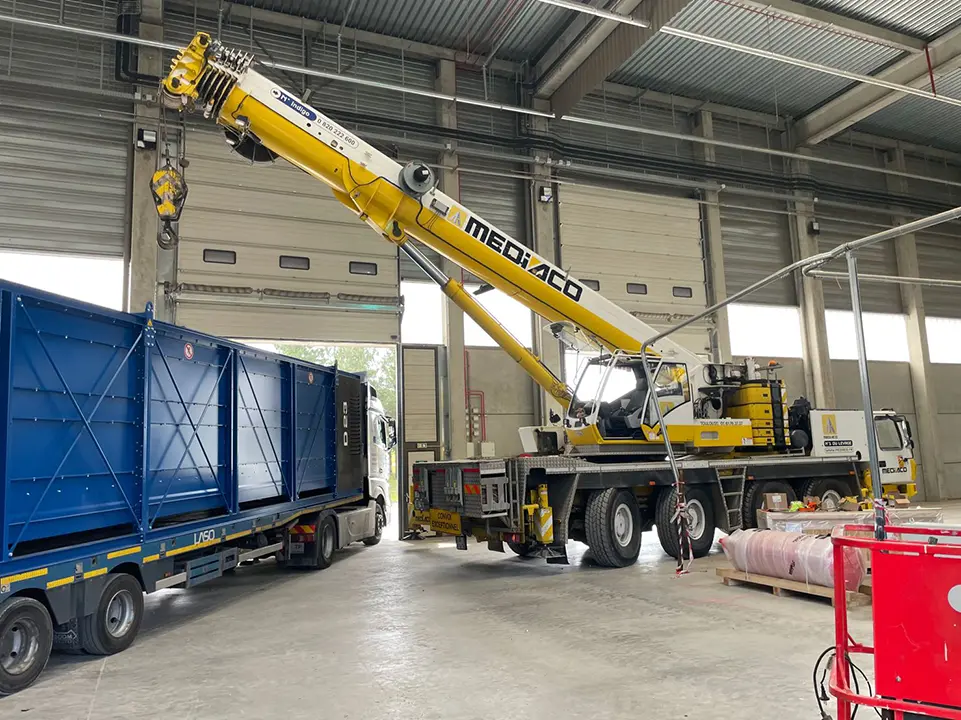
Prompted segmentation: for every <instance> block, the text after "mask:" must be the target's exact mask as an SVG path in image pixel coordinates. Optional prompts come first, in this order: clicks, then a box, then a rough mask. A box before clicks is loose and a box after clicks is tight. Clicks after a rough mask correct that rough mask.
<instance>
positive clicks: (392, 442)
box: [387, 418, 397, 451]
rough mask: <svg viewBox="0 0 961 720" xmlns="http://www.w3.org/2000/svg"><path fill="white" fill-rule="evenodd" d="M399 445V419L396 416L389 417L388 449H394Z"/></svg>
mask: <svg viewBox="0 0 961 720" xmlns="http://www.w3.org/2000/svg"><path fill="white" fill-rule="evenodd" d="M396 446H397V421H396V420H394V418H387V450H388V451H390V450H393V449H394V447H396Z"/></svg>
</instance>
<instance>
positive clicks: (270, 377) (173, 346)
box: [0, 283, 363, 576]
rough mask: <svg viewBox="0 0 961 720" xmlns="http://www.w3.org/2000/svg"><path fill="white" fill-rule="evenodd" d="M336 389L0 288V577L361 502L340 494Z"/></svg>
mask: <svg viewBox="0 0 961 720" xmlns="http://www.w3.org/2000/svg"><path fill="white" fill-rule="evenodd" d="M346 377H350V378H351V382H352V383H353V384H354V385H357V383H358V382H359V381H358V379H357V377H356V376H350V375H349V374H346V373H342V372H340V371H338V370H336V369H333V368H325V367H321V366H317V365H312V364H309V363H302V362H300V361H296V360H293V359H291V358H283V357H280V356H277V355H273V354H270V353H264V352H261V351H258V350H255V349H253V348H249V347H247V346H244V345H239V344H237V343H232V342H229V341H225V340H222V339H220V338H215V337H212V336H209V335H204V334H202V333H196V332H193V331H191V330H187V329H184V328H180V327H175V326H172V325H167V324H164V323H159V322H153V321H152V320H150V319H149V318H148V316H146V315H131V314H126V313H120V312H115V311H110V310H105V309H101V308H96V307H94V306H90V305H86V304H83V303H77V302H74V301H70V300H67V299H65V298H59V297H57V296H54V295H50V294H46V293H43V292H40V291H36V290H33V289H31V288H26V287H22V286H17V285H9V284H3V283H0V481H2V482H0V516H2V525H0V532H2V538H3V545H2V547H3V554H2V556H0V576H2V575H3V574H4V573H7V572H13V573H22V572H23V569H24V568H29V567H31V566H32V565H31V563H32V562H33V561H31V560H30V558H31V557H34V556H36V557H37V560H36V561H35V562H33V566H37V565H39V564H41V563H43V562H46V561H47V559H49V561H51V562H54V561H56V562H63V561H64V560H66V559H68V558H69V556H70V554H71V551H70V549H71V548H74V547H75V548H76V552H79V553H81V555H80V557H90V555H91V554H95V553H99V552H101V551H102V549H103V548H104V547H105V545H104V543H108V545H106V547H108V548H109V543H110V542H112V541H113V540H115V541H116V543H118V544H123V545H124V546H125V547H126V546H128V545H130V544H131V543H133V544H136V543H142V544H144V548H146V547H147V544H149V543H154V542H156V541H158V540H162V539H163V538H164V537H172V535H171V532H175V531H176V532H184V531H186V530H188V529H190V528H197V527H203V526H204V524H205V523H208V522H213V523H219V525H220V526H221V527H223V528H229V527H233V519H234V518H241V517H246V516H248V515H249V513H248V512H247V511H248V510H250V511H253V510H256V511H257V514H258V515H262V514H263V513H264V512H267V513H270V512H277V513H287V514H288V515H289V514H290V513H297V512H304V511H305V508H310V507H312V506H316V505H318V504H323V503H329V502H332V501H334V500H341V501H342V500H345V499H346V500H348V501H353V500H357V499H359V498H360V497H362V496H363V486H362V484H361V481H362V477H363V473H362V472H360V473H358V472H357V471H356V468H353V469H352V472H351V473H350V474H351V479H350V481H349V482H347V483H346V484H344V486H343V487H338V485H339V482H338V481H339V480H340V481H343V480H344V478H338V468H339V466H338V453H341V454H343V452H344V450H345V448H344V447H341V444H340V442H339V439H340V435H341V434H343V435H344V438H347V433H341V432H340V429H339V423H342V422H343V421H344V420H345V418H346V416H345V418H341V417H340V415H339V414H338V412H337V402H338V400H337V397H338V386H339V385H343V382H339V379H341V380H342V379H343V378H346ZM356 424H357V423H356V422H352V423H351V427H354V426H355V425H356ZM354 434H355V433H351V438H352V439H351V444H352V445H353V443H354V441H355V439H354V438H353V435H354ZM350 451H351V452H352V453H354V454H355V455H356V454H357V453H361V454H363V449H362V448H361V447H352V448H350ZM341 462H343V458H342V459H341ZM345 467H346V466H345ZM343 474H345V473H344V469H343V468H341V475H343ZM358 478H359V479H358ZM118 546H119V545H118ZM88 551H89V553H90V554H88ZM51 567H52V566H51Z"/></svg>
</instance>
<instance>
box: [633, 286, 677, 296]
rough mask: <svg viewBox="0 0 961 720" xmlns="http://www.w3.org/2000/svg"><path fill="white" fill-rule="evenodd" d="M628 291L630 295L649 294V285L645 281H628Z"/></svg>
mask: <svg viewBox="0 0 961 720" xmlns="http://www.w3.org/2000/svg"><path fill="white" fill-rule="evenodd" d="M675 289H676V288H675ZM627 293H628V295H647V285H645V284H644V283H628V284H627Z"/></svg>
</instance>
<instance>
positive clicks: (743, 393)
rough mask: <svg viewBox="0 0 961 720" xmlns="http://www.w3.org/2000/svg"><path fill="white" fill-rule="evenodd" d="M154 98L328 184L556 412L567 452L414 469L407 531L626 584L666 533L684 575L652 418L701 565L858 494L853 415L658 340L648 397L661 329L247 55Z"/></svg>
mask: <svg viewBox="0 0 961 720" xmlns="http://www.w3.org/2000/svg"><path fill="white" fill-rule="evenodd" d="M161 95H162V97H163V100H164V103H165V105H166V106H167V107H169V108H173V109H177V110H180V111H181V112H201V113H202V114H203V115H204V117H206V118H208V119H210V120H213V121H215V122H216V123H217V124H219V125H221V126H222V127H223V128H224V131H225V134H226V138H227V142H228V144H230V145H231V146H232V147H233V149H234V150H235V151H237V152H238V153H239V154H240V155H241V156H243V157H244V158H246V159H247V160H249V161H251V162H272V161H274V160H275V159H276V158H278V157H280V158H283V159H285V160H287V161H288V162H290V163H291V164H293V165H295V166H296V167H299V168H301V169H302V170H304V171H305V172H307V173H308V174H309V175H311V176H313V177H314V178H316V179H318V180H320V181H322V182H324V183H326V184H327V185H328V186H329V187H330V188H331V190H332V192H333V194H334V196H335V197H336V198H337V199H338V200H340V202H342V203H343V204H344V205H345V206H346V207H347V208H349V209H350V210H351V211H352V212H353V213H355V214H356V215H357V216H358V217H359V218H360V219H361V220H362V221H364V222H366V223H367V224H368V225H370V226H371V227H372V228H373V229H374V230H375V231H376V232H377V233H378V234H380V235H382V236H383V237H384V238H386V239H387V240H389V241H390V242H393V243H395V244H396V245H398V246H399V247H400V249H401V250H402V251H403V252H405V253H406V254H407V255H408V256H409V257H410V258H411V259H412V260H413V261H414V262H415V263H416V264H417V265H418V266H420V267H421V268H422V269H423V270H424V271H425V272H426V273H427V275H428V276H429V277H430V278H431V279H432V280H434V281H435V282H436V283H438V284H439V285H440V287H441V288H442V289H443V292H444V293H445V294H446V295H447V297H448V298H450V300H451V301H452V302H454V303H455V304H456V305H457V306H458V307H460V308H462V309H463V311H464V312H465V313H466V314H467V315H468V316H469V317H471V318H472V319H473V320H474V321H475V322H477V324H478V325H480V326H481V327H482V328H483V329H484V330H485V331H486V332H487V333H488V334H489V335H490V336H491V337H492V338H493V339H494V340H495V341H497V342H498V344H499V345H500V346H501V347H502V348H503V349H504V350H505V351H506V352H507V353H508V354H509V355H510V356H511V357H512V358H513V359H514V360H516V361H517V362H518V363H519V364H520V365H521V366H522V367H523V368H524V369H525V370H526V371H527V372H528V373H529V374H530V375H531V377H532V378H533V380H534V381H535V382H536V383H537V384H538V385H540V386H541V387H542V388H543V389H544V390H545V391H546V392H547V393H548V394H549V395H550V396H551V397H553V398H554V399H556V400H557V402H558V403H559V404H560V405H561V406H562V407H563V408H564V411H565V415H566V417H565V419H564V431H565V432H564V435H565V437H564V441H563V443H562V445H563V446H564V451H563V452H558V451H557V448H554V451H553V452H550V451H549V450H548V448H546V447H543V446H542V447H540V448H539V449H540V450H541V451H543V452H539V453H534V455H533V456H531V457H522V458H512V459H503V460H479V461H478V460H471V461H451V462H441V463H419V464H418V465H417V466H415V477H414V479H413V483H412V485H413V500H414V503H413V504H414V514H415V518H417V520H419V521H422V522H424V523H426V524H429V525H430V527H431V528H432V529H434V530H436V531H439V532H445V533H449V534H453V535H455V536H457V538H458V546H459V547H465V548H466V539H467V536H468V535H473V536H475V537H476V538H477V539H478V540H486V541H487V542H488V546H489V547H490V548H491V549H495V550H503V547H504V545H505V544H507V545H508V546H509V547H510V548H511V549H513V550H515V551H516V552H517V553H518V554H521V555H523V556H528V555H540V556H543V557H546V558H547V559H548V561H555V562H564V561H566V551H565V549H564V548H565V544H566V541H567V539H569V538H572V539H579V540H583V541H585V542H587V543H588V544H589V545H590V546H591V548H592V550H593V551H594V554H595V558H596V559H597V560H598V562H600V563H601V564H602V565H610V566H624V565H628V564H632V563H633V562H634V561H635V560H636V558H637V555H638V552H639V550H640V533H641V531H642V530H645V529H650V528H651V526H652V525H654V524H656V525H657V528H658V533H659V538H660V541H661V544H662V545H663V546H664V549H665V550H666V551H667V552H668V553H669V554H671V555H672V556H674V557H675V558H680V556H681V554H682V549H681V537H680V536H679V535H678V533H676V532H674V531H673V530H672V526H674V525H675V524H676V523H675V521H676V519H677V515H678V513H677V510H678V495H677V492H678V490H677V488H676V487H675V484H674V481H673V476H672V474H671V473H670V471H669V467H668V464H667V463H666V462H664V461H663V458H664V454H665V444H664V437H663V435H662V434H661V429H660V428H661V426H660V422H659V420H658V415H660V416H662V417H663V418H664V422H665V423H666V424H667V426H668V429H669V437H670V441H671V443H672V447H674V449H675V451H676V452H677V453H678V454H679V455H681V456H682V459H681V462H680V469H681V471H682V472H684V477H685V486H686V487H687V488H688V493H689V496H688V497H687V498H686V502H683V503H682V504H681V507H682V508H683V511H684V514H685V518H686V525H687V529H688V530H689V534H690V540H691V545H692V547H691V551H692V553H693V555H694V556H698V555H703V554H706V553H707V552H708V551H709V550H710V548H711V546H712V544H713V539H714V529H715V527H720V528H721V529H723V530H728V531H729V530H733V529H735V528H737V527H741V526H742V525H744V524H747V525H749V526H750V525H753V524H754V518H755V516H756V510H757V509H759V508H760V502H761V499H762V497H763V494H764V493H765V492H777V491H783V492H786V493H787V494H788V495H794V496H797V495H802V494H809V493H811V494H813V493H815V492H816V493H817V494H819V495H832V496H835V497H837V498H840V497H842V496H845V495H852V494H860V487H859V478H861V477H862V475H863V470H864V467H863V465H864V464H863V463H862V462H861V458H862V457H865V458H866V457H867V451H866V441H864V440H863V439H861V438H858V437H855V435H854V433H856V432H857V418H856V415H857V414H856V413H854V414H852V413H847V412H842V413H838V412H824V411H819V410H813V409H812V408H811V407H810V405H809V404H807V403H806V402H799V403H795V405H794V406H792V408H791V409H790V411H789V410H788V406H787V403H786V394H785V391H784V387H783V384H782V383H781V381H780V380H778V379H777V378H776V376H775V374H774V371H773V369H769V370H766V371H760V370H759V369H758V367H757V365H756V363H755V362H754V361H753V360H749V361H747V362H745V363H742V364H736V363H711V362H706V361H704V360H702V359H701V358H699V357H698V356H697V355H695V354H694V353H692V352H690V351H689V350H687V349H686V348H684V347H682V346H681V345H678V344H677V343H675V342H673V341H671V340H670V339H666V338H665V339H662V340H659V341H657V342H656V343H655V344H654V345H653V347H651V348H649V349H648V358H649V362H650V363H651V364H653V372H652V373H651V375H650V376H651V378H652V382H650V383H649V382H648V381H647V377H648V376H647V373H646V372H645V371H644V370H643V368H642V362H641V361H642V358H641V356H640V354H639V353H640V351H641V348H642V346H643V344H644V341H645V340H646V339H648V338H651V337H653V336H654V335H655V334H656V332H655V330H654V329H653V328H651V327H650V326H648V325H647V324H645V323H644V322H642V321H641V320H639V319H638V318H636V317H634V316H633V315H631V314H630V313H629V312H627V311H625V310H624V309H622V308H621V307H619V306H618V305H616V304H614V303H613V302H611V301H609V300H607V299H606V298H604V297H603V296H601V295H600V294H599V293H598V292H595V291H594V290H592V289H591V288H589V287H587V286H586V285H585V284H583V283H581V282H579V281H578V280H577V279H575V278H573V277H571V276H570V274H569V273H567V272H565V271H564V270H562V269H561V268H559V267H557V266H555V265H554V264H552V263H550V262H549V261H547V260H546V259H544V258H542V257H540V256H538V255H537V254H536V253H535V252H533V251H532V250H530V249H529V248H527V247H526V246H525V245H524V244H523V243H521V242H519V241H518V240H516V239H514V238H512V237H510V236H509V235H508V234H506V233H504V232H502V231H501V230H499V229H498V228H496V227H494V226H493V225H491V224H490V223H488V222H487V221H485V220H484V219H483V218H481V217H479V216H478V215H476V214H474V213H473V212H472V211H471V210H470V209H468V208H466V207H464V206H463V205H461V204H460V203H459V202H457V201H456V200H454V199H453V198H451V197H450V196H448V195H446V194H444V193H443V192H441V191H440V190H439V189H438V188H437V187H436V183H435V177H434V173H433V171H432V170H431V168H430V167H429V166H428V165H427V164H426V163H422V162H411V163H408V164H406V165H401V164H399V163H397V162H395V161H394V160H393V159H391V158H390V157H388V156H387V155H385V154H384V153H382V152H380V151H379V150H377V149H376V148H374V147H373V146H372V145H370V144H368V143H367V142H365V141H364V140H362V139H361V138H359V137H357V136H356V135H355V134H353V133H351V132H350V131H348V130H346V129H345V128H343V127H342V126H340V125H339V124H337V123H336V122H334V121H333V120H332V119H331V118H329V117H327V116H326V115H324V114H323V113H322V112H320V111H319V110H317V109H315V108H313V107H311V106H309V105H307V104H306V103H305V102H303V101H302V100H300V99H299V98H297V97H295V96H294V95H292V94H290V93H289V92H287V91H286V90H285V89H283V88H281V87H279V86H278V85H276V84H274V83H273V82H272V81H270V80H269V79H268V78H266V77H265V76H264V75H262V74H260V73H259V72H257V70H256V69H255V62H254V59H253V56H252V55H250V54H249V53H246V52H243V51H239V50H234V49H228V48H226V47H224V46H223V45H222V44H221V43H219V42H217V41H214V40H213V39H212V38H211V36H210V35H208V34H206V33H198V34H197V35H196V36H195V37H194V38H193V39H192V40H191V42H190V44H189V45H188V46H187V47H186V48H184V49H183V50H182V51H181V52H180V53H179V54H178V55H177V56H176V58H175V59H174V60H173V62H172V63H171V69H170V72H169V74H168V75H167V76H166V77H165V78H164V79H163V81H162V88H161ZM153 189H154V195H155V200H156V202H157V209H158V212H159V214H160V218H161V220H162V224H163V230H162V233H161V234H162V237H163V243H164V244H167V245H170V244H174V243H175V242H176V233H175V231H174V230H173V224H174V221H175V220H176V219H177V218H178V217H179V215H180V212H181V210H182V208H183V205H184V201H185V199H186V194H187V189H186V183H185V182H184V179H183V176H182V174H181V173H180V172H179V171H178V170H176V169H175V168H174V167H172V166H171V165H170V164H169V163H168V164H167V165H166V166H165V167H163V168H161V169H160V170H158V172H157V174H156V175H155V176H154V182H153ZM412 239H413V240H416V241H418V242H420V243H422V244H423V245H425V246H427V247H429V248H432V249H434V250H436V251H437V252H439V253H440V254H441V255H443V256H444V257H446V258H448V259H449V260H451V261H452V262H454V263H455V264H457V265H459V266H460V267H462V268H464V269H465V270H468V271H469V272H471V273H473V274H474V275H476V276H477V277H479V278H480V279H481V280H483V281H484V282H485V283H488V284H489V285H490V286H492V287H494V288H497V289H499V290H501V291H502V292H504V293H505V294H507V295H509V296H511V297H513V298H515V299H516V300H518V301H519V302H521V303H522V304H524V305H525V306H527V307H528V308H530V309H531V310H532V311H533V312H534V313H536V314H537V315H539V316H540V317H542V318H544V319H545V320H547V321H548V323H549V328H550V331H551V333H552V334H553V335H554V336H555V337H556V338H558V339H559V340H561V341H562V342H564V343H566V344H567V345H569V346H571V347H575V348H578V349H591V350H593V351H594V352H595V353H597V357H596V358H594V359H592V360H591V361H590V363H589V364H588V369H589V370H591V372H592V373H593V374H594V375H595V376H597V375H599V376H600V382H599V383H598V387H597V389H596V390H595V389H594V388H593V387H591V385H592V383H591V382H585V381H584V379H583V378H584V377H585V376H586V375H588V374H591V373H584V374H582V379H581V381H580V382H578V383H577V384H576V387H575V389H574V390H573V391H572V390H571V389H570V388H569V387H568V386H567V385H566V384H565V383H564V382H563V381H562V380H561V379H559V378H558V377H557V376H556V375H555V374H554V373H553V372H551V371H550V370H549V369H548V368H547V367H546V366H545V365H544V364H543V363H542V362H541V361H540V359H539V358H538V357H537V356H535V355H534V354H533V353H531V352H530V351H529V350H528V349H527V348H525V347H524V346H523V345H522V344H521V343H520V342H518V341H517V340H516V339H515V338H513V337H512V336H511V335H510V333H508V332H507V331H506V330H505V329H504V328H503V327H502V326H501V325H500V324H499V323H497V321H496V320H494V319H493V318H492V317H491V316H490V315H489V313H487V311H486V310H484V308H483V307H482V306H481V305H480V304H479V303H478V302H477V300H476V299H475V298H474V297H473V296H472V295H471V294H470V293H469V292H467V291H466V290H465V289H464V287H463V286H462V285H461V284H460V283H459V282H457V281H455V280H453V279H451V278H449V277H447V276H446V275H445V274H444V273H443V272H441V270H440V269H438V268H437V267H436V266H435V265H434V264H433V263H431V262H430V261H429V260H428V259H427V258H426V257H425V256H424V254H423V253H422V252H420V250H419V249H418V248H417V247H415V246H414V245H413V243H411V242H410V240H412ZM658 411H660V412H658ZM862 417H863V416H862ZM880 421H884V422H890V423H891V428H890V430H891V432H890V433H889V434H888V435H886V437H888V442H887V443H886V444H885V445H884V446H883V447H882V451H883V452H886V453H887V454H888V455H889V456H890V457H888V458H887V460H888V461H889V463H886V468H889V469H894V470H896V471H897V472H898V473H905V474H909V475H910V477H907V476H904V475H901V474H899V475H898V478H897V479H899V480H900V482H897V483H892V488H893V487H895V486H896V487H897V488H899V489H902V490H904V491H910V490H912V489H913V480H914V472H913V470H914V464H913V460H912V459H911V458H912V447H913V442H912V441H911V439H910V428H909V426H908V424H907V422H906V420H905V419H904V418H903V417H902V416H900V415H897V414H895V413H893V412H890V413H884V417H883V418H882V419H881V420H879V422H880ZM861 432H862V433H863V420H862V423H861ZM549 437H550V434H549V433H543V434H542V439H547V438H549ZM544 444H546V443H544ZM909 486H910V487H909ZM682 524H683V523H682Z"/></svg>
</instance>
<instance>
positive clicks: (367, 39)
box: [165, 0, 521, 75]
mask: <svg viewBox="0 0 961 720" xmlns="http://www.w3.org/2000/svg"><path fill="white" fill-rule="evenodd" d="M229 5H230V18H231V20H233V21H236V22H237V23H238V24H245V25H249V24H250V23H251V22H253V24H254V27H255V28H256V27H271V28H275V29H278V30H287V31H289V32H292V33H296V34H297V35H299V34H300V33H301V32H308V33H314V34H317V35H321V36H327V37H329V38H331V39H336V38H337V36H338V34H339V35H340V37H341V40H342V41H344V42H347V43H355V42H356V43H357V44H358V45H365V46H367V47H374V48H384V49H389V50H393V51H395V52H398V51H402V52H403V53H404V54H405V55H407V56H409V57H416V58H422V59H426V60H451V61H453V62H456V63H473V64H477V65H483V64H484V63H485V62H487V58H486V57H485V56H483V55H473V54H468V53H466V52H463V51H460V50H452V49H451V48H444V47H439V46H437V45H430V44H428V43H422V42H415V41H413V40H404V39H403V38H399V37H394V36H392V35H382V34H380V33H375V32H369V31H367V30H356V29H354V28H350V27H344V28H341V27H340V26H339V25H336V24H331V23H325V22H322V21H320V20H309V19H307V18H301V17H297V16H296V15H289V14H287V13H281V12H274V11H272V10H262V9H260V8H252V7H248V6H247V5H240V4H235V3H229ZM195 6H196V9H197V12H199V13H203V14H204V15H206V16H208V17H217V15H218V8H219V2H218V0H196V3H195V2H194V0H166V2H165V8H166V10H167V12H171V11H175V12H181V13H185V14H188V15H193V14H194V8H195ZM201 29H202V28H201ZM487 67H488V69H490V70H493V71H494V72H497V73H501V74H507V75H513V74H515V73H518V72H520V71H521V65H520V63H515V62H511V61H509V60H499V59H496V58H495V59H493V60H491V61H490V62H489V63H488V64H487Z"/></svg>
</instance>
